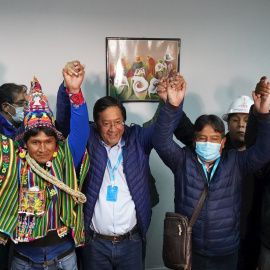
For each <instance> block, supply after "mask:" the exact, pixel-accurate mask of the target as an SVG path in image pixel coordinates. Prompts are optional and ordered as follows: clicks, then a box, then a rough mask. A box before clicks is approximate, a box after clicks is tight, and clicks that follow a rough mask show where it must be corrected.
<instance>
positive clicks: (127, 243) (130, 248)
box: [80, 233, 143, 270]
mask: <svg viewBox="0 0 270 270" xmlns="http://www.w3.org/2000/svg"><path fill="white" fill-rule="evenodd" d="M80 253H81V254H80V255H81V256H80V257H81V258H82V268H83V269H85V270H89V269H91V270H127V269H128V270H142V269H143V263H142V240H141V237H140V235H139V233H136V234H134V235H131V236H130V237H129V239H125V240H123V241H121V242H119V243H115V242H110V241H107V240H103V239H100V238H97V237H95V235H94V236H93V238H92V239H91V241H90V243H89V244H87V245H85V246H84V247H83V248H81V249H80Z"/></svg>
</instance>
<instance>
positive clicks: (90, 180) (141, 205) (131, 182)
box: [56, 84, 154, 239]
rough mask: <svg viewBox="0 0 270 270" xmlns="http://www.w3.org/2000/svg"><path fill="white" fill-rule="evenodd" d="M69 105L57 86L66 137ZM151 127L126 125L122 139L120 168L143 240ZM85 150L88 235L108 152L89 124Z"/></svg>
mask: <svg viewBox="0 0 270 270" xmlns="http://www.w3.org/2000/svg"><path fill="white" fill-rule="evenodd" d="M69 118H70V104H69V98H68V95H67V93H66V91H65V87H64V86H63V84H62V85H60V88H59V91H58V94H57V117H56V119H57V124H58V129H59V130H60V131H61V132H62V133H63V134H64V135H65V136H67V135H68V133H69ZM153 129H154V126H149V127H148V128H142V127H140V126H138V125H133V126H131V127H128V126H126V125H125V131H124V134H123V139H124V140H125V146H124V147H123V167H124V173H125V176H126V181H127V184H128V187H129V191H130V194H131V196H132V199H133V201H134V203H135V207H136V214H137V219H138V223H139V226H140V232H141V236H142V238H143V239H145V238H146V232H147V229H148V227H149V224H150V219H151V205H150V197H149V189H148V173H149V155H150V152H151V149H152V133H153ZM87 150H88V153H89V156H90V170H89V172H88V175H87V176H86V179H85V181H84V186H83V193H84V194H85V195H86V197H87V202H86V203H85V204H84V220H85V234H86V236H87V235H88V234H89V229H90V223H91V220H92V216H93V212H94V207H95V204H96V201H97V199H98V195H99V191H100V187H101V184H102V181H103V176H104V172H105V169H106V166H107V152H106V149H105V147H104V146H103V145H102V144H101V142H100V139H99V135H98V134H97V132H96V130H95V129H94V124H91V125H90V136H89V139H88V145H87Z"/></svg>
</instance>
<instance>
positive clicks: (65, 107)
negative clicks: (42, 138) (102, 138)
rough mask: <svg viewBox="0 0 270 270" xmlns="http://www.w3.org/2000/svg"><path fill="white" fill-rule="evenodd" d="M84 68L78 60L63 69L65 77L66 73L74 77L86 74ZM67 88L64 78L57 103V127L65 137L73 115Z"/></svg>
mask: <svg viewBox="0 0 270 270" xmlns="http://www.w3.org/2000/svg"><path fill="white" fill-rule="evenodd" d="M84 67H85V66H84V65H81V63H80V62H79V61H78V60H76V61H71V62H68V63H67V64H66V65H65V67H64V68H63V77H64V71H65V74H66V75H69V76H74V77H76V76H79V74H81V73H83V72H84ZM66 88H67V83H66V81H65V78H64V81H63V83H62V84H61V85H60V86H59V90H58V92H57V102H56V125H57V129H58V130H59V131H61V132H62V133H63V135H64V137H67V136H68V135H69V132H70V114H71V108H70V101H69V96H68V94H67V92H66Z"/></svg>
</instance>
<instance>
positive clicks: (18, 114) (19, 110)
mask: <svg viewBox="0 0 270 270" xmlns="http://www.w3.org/2000/svg"><path fill="white" fill-rule="evenodd" d="M7 104H8V105H9V106H11V107H12V108H14V109H15V112H16V113H15V115H11V114H10V113H9V112H8V114H9V115H10V116H11V117H12V119H13V120H14V121H15V122H16V123H18V124H20V123H22V121H23V118H24V112H23V110H24V107H13V106H12V105H10V104H9V103H7Z"/></svg>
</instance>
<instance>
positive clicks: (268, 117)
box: [241, 83, 270, 172]
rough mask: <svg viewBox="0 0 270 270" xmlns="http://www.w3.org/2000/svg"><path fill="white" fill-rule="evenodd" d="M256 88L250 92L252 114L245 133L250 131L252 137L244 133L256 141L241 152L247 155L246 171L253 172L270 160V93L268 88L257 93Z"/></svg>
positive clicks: (250, 142) (249, 142)
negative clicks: (252, 102)
mask: <svg viewBox="0 0 270 270" xmlns="http://www.w3.org/2000/svg"><path fill="white" fill-rule="evenodd" d="M266 85H267V83H266ZM257 86H258V84H257ZM256 90H257V87H256ZM256 90H255V91H253V93H252V96H253V99H254V105H253V107H252V115H251V118H250V119H249V122H248V126H247V130H246V133H252V137H251V135H250V134H246V138H249V139H250V138H252V140H255V139H256V143H255V145H254V146H253V147H251V148H249V149H248V150H247V151H244V153H243V154H244V155H247V163H248V164H247V166H246V167H247V168H248V170H247V171H248V172H255V171H256V170H258V169H259V168H260V167H262V166H263V165H264V164H265V163H266V162H267V161H270V144H269V137H270V113H269V106H270V94H269V92H268V90H267V91H265V92H264V93H263V94H261V93H258V92H257V91H256ZM255 115H256V116H255ZM250 121H252V124H253V128H254V127H256V130H252V129H251V126H250ZM257 125H258V132H257ZM254 135H255V136H254ZM256 136H257V138H256ZM252 143H253V142H252V141H251V140H250V141H248V144H249V145H251V144H252ZM241 160H244V158H241ZM243 162H244V161H243Z"/></svg>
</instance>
